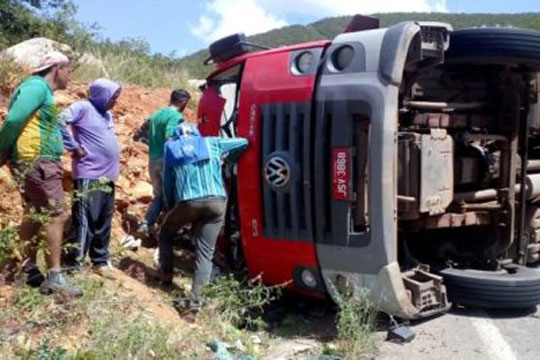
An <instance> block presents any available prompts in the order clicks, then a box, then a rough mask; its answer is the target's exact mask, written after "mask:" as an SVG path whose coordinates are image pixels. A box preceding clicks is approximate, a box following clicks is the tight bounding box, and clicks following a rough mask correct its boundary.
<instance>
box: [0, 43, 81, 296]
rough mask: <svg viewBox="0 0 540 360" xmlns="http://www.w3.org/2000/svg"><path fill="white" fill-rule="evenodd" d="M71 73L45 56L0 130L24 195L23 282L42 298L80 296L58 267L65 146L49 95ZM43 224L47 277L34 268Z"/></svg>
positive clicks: (0, 146) (59, 59)
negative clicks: (35, 290)
mask: <svg viewBox="0 0 540 360" xmlns="http://www.w3.org/2000/svg"><path fill="white" fill-rule="evenodd" d="M69 72H70V61H69V59H68V58H67V57H66V56H65V55H64V54H62V53H59V52H57V51H53V52H50V53H48V54H46V55H45V56H44V58H43V59H42V61H41V63H40V65H38V67H37V68H36V69H35V70H34V71H33V76H31V77H29V78H28V79H26V80H24V81H23V82H22V83H21V85H19V87H18V88H17V89H15V91H14V93H13V95H12V96H11V102H10V105H9V110H8V115H7V117H6V121H5V122H4V124H3V126H2V128H1V129H0V152H1V153H3V154H7V156H5V158H9V159H10V165H11V168H12V170H13V173H14V175H15V178H16V181H17V182H18V184H19V185H20V188H21V190H22V191H21V195H22V197H23V201H24V211H25V213H24V216H23V219H22V223H21V226H20V230H19V237H20V240H21V241H22V242H23V244H24V246H25V257H26V259H25V262H24V264H23V271H24V272H25V274H26V276H27V279H26V281H27V283H28V284H29V285H31V286H41V288H40V291H41V292H42V293H44V294H49V293H53V292H62V293H64V294H68V295H72V296H80V295H82V292H81V290H80V289H79V288H77V287H76V286H74V285H72V284H70V283H69V281H68V280H67V279H66V278H65V276H64V274H63V273H62V271H61V266H60V255H61V251H62V243H63V234H64V225H65V223H66V221H67V219H68V214H67V212H66V211H65V209H64V189H63V186H62V180H63V178H64V168H63V166H62V162H61V161H60V157H61V156H62V152H63V151H64V143H63V140H62V135H61V132H60V127H59V125H58V119H57V115H58V111H57V109H56V106H55V104H54V96H53V92H54V91H55V90H60V89H65V88H66V85H67V83H68V80H69ZM42 215H46V216H42ZM44 219H46V221H44ZM43 225H45V226H44V227H45V234H46V238H47V251H46V252H45V260H46V262H47V267H48V270H49V271H48V273H47V278H45V277H44V275H43V274H42V273H41V272H40V271H39V269H38V267H37V266H36V257H37V251H38V247H39V243H38V241H37V240H38V235H39V233H40V231H41V228H42V227H43Z"/></svg>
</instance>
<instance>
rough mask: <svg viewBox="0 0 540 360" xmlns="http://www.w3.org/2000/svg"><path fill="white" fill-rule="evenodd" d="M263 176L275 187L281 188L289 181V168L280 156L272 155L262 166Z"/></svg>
mask: <svg viewBox="0 0 540 360" xmlns="http://www.w3.org/2000/svg"><path fill="white" fill-rule="evenodd" d="M264 178H265V179H266V181H267V182H268V183H269V184H270V185H272V186H273V187H276V188H281V187H283V186H285V185H287V184H288V183H289V180H290V178H291V168H290V167H289V164H288V163H287V161H285V159H283V158H282V157H281V156H274V157H272V158H270V160H268V161H267V162H266V165H265V166H264Z"/></svg>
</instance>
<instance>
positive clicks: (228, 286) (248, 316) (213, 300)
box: [203, 274, 281, 330]
mask: <svg viewBox="0 0 540 360" xmlns="http://www.w3.org/2000/svg"><path fill="white" fill-rule="evenodd" d="M204 295H205V297H206V298H208V299H210V300H209V302H208V304H207V305H206V307H205V309H204V311H205V312H204V313H203V315H206V316H208V317H211V318H214V317H217V318H219V319H220V320H222V321H223V322H226V323H230V324H232V325H234V326H236V327H245V328H248V329H254V330H260V329H263V328H264V327H265V326H266V323H265V322H264V320H263V318H262V313H263V311H264V307H265V306H266V305H269V304H270V303H271V302H272V301H274V300H276V299H277V298H279V296H280V295H281V288H280V287H268V286H265V285H263V284H262V282H261V281H260V280H251V281H250V280H239V279H238V278H236V277H235V276H234V275H233V274H228V275H225V276H222V277H220V278H219V279H218V280H216V281H214V282H212V283H210V284H208V286H206V288H205V290H204Z"/></svg>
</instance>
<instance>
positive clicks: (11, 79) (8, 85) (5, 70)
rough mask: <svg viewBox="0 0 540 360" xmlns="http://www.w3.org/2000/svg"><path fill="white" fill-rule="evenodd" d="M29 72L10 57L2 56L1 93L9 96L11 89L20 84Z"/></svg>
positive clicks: (0, 66)
mask: <svg viewBox="0 0 540 360" xmlns="http://www.w3.org/2000/svg"><path fill="white" fill-rule="evenodd" d="M27 76H28V73H27V72H26V71H25V70H24V69H23V68H22V67H21V66H20V65H18V64H17V63H16V62H15V61H13V60H12V59H10V58H9V57H6V56H2V57H0V95H2V94H3V95H5V96H9V94H10V93H11V90H12V89H13V88H14V87H15V86H16V85H17V84H19V83H20V82H21V81H22V80H23V79H24V78H25V77H27Z"/></svg>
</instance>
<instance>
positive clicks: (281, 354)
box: [261, 339, 321, 360]
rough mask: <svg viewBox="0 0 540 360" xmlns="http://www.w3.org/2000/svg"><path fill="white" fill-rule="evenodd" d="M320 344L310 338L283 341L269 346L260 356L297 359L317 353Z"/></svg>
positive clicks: (264, 359) (268, 359)
mask: <svg viewBox="0 0 540 360" xmlns="http://www.w3.org/2000/svg"><path fill="white" fill-rule="evenodd" d="M320 352H321V345H320V344H319V343H318V342H317V341H315V340H311V339H295V340H290V341H284V342H281V343H278V344H275V345H273V346H271V347H270V348H269V349H268V350H267V351H266V352H265V354H264V356H263V357H262V358H261V359H263V360H271V359H272V360H275V359H280V360H281V359H283V360H287V359H298V358H307V357H308V356H309V355H312V356H313V355H315V354H319V353H320Z"/></svg>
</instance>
